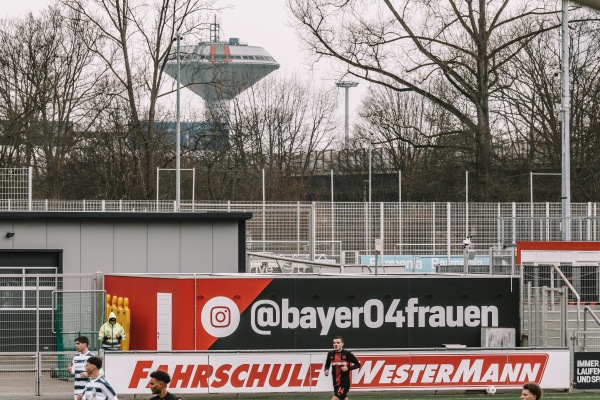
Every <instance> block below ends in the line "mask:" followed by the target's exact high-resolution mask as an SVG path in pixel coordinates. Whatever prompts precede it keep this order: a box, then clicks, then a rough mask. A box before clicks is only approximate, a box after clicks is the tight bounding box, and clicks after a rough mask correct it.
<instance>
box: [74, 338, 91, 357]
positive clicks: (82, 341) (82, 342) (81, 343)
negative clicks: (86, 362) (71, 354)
mask: <svg viewBox="0 0 600 400" xmlns="http://www.w3.org/2000/svg"><path fill="white" fill-rule="evenodd" d="M89 345H90V340H89V339H88V338H87V336H79V337H78V338H77V339H75V350H77V351H78V352H79V353H83V352H84V351H86V350H87V348H88V346H89Z"/></svg>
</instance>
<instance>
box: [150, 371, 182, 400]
mask: <svg viewBox="0 0 600 400" xmlns="http://www.w3.org/2000/svg"><path fill="white" fill-rule="evenodd" d="M169 382H171V377H170V376H169V374H167V373H166V372H164V371H154V372H152V373H151V374H150V390H151V391H152V394H154V395H155V396H152V397H150V400H181V399H180V398H179V397H177V396H175V395H174V394H172V393H169V392H168V391H167V386H168V385H169Z"/></svg>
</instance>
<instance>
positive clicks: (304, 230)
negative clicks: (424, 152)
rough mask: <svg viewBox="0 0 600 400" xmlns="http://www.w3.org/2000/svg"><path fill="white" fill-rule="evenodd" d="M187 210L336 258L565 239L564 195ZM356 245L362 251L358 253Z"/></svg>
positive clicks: (590, 207)
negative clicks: (236, 220)
mask: <svg viewBox="0 0 600 400" xmlns="http://www.w3.org/2000/svg"><path fill="white" fill-rule="evenodd" d="M180 208H181V210H182V211H183V212H251V213H252V215H253V217H252V219H250V220H249V221H248V222H247V224H246V237H247V241H248V250H249V251H263V252H265V251H266V252H272V253H275V254H286V255H298V256H303V255H306V256H308V258H309V259H312V260H314V259H316V258H317V257H318V256H319V255H321V256H322V257H326V258H328V259H331V260H333V261H335V262H337V263H342V262H344V257H345V255H347V256H349V257H360V256H370V255H373V254H375V253H376V250H375V243H376V240H380V241H381V243H382V249H381V252H379V251H378V252H377V253H378V254H379V255H380V256H383V257H385V256H386V255H409V256H424V255H428V256H439V257H446V258H447V259H448V260H450V258H452V257H461V256H462V255H463V249H464V245H463V241H464V240H465V239H466V238H467V237H469V238H470V241H471V249H472V250H474V251H476V252H477V254H482V255H485V254H487V253H488V252H489V251H490V249H492V248H494V249H503V248H505V247H506V246H511V245H514V244H515V243H517V241H534V240H560V239H561V231H560V229H561V204H560V203H410V202H390V203H335V202H334V203H332V202H314V203H306V202H304V203H301V202H296V203H293V202H290V203H285V202H282V203H273V202H268V203H262V202H256V203H248V202H195V203H192V202H183V203H182V204H181V207H180ZM28 209H31V210H33V211H67V212H68V211H88V212H174V211H175V210H176V206H175V203H174V202H171V201H124V200H119V201H106V200H98V201H86V200H82V201H54V200H53V201H49V200H35V201H33V203H32V205H31V208H29V204H28V202H27V201H26V200H1V201H0V210H5V211H10V210H13V211H19V210H28ZM570 222H571V223H570V227H571V232H570V233H571V238H572V240H574V241H595V240H600V224H599V217H598V214H597V203H572V204H571V219H570ZM353 252H355V253H353Z"/></svg>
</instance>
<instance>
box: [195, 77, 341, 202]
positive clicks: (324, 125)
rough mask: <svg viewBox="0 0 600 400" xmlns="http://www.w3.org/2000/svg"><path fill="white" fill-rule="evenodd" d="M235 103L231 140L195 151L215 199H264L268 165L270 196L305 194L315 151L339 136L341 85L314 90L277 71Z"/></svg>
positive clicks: (285, 197) (286, 197)
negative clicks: (263, 175) (337, 118)
mask: <svg viewBox="0 0 600 400" xmlns="http://www.w3.org/2000/svg"><path fill="white" fill-rule="evenodd" d="M232 103H233V105H232V112H231V113H230V114H227V115H228V116H227V118H228V119H227V126H228V129H229V141H228V143H229V144H228V145H227V146H222V147H221V148H220V149H213V150H212V151H202V148H199V149H197V150H196V151H195V152H194V153H193V154H190V157H192V156H193V157H195V159H196V160H198V162H199V163H200V164H201V165H202V170H203V173H204V174H206V175H205V176H204V177H203V178H201V179H204V180H205V182H206V183H205V186H206V187H207V188H208V189H209V190H210V193H209V196H210V198H215V199H225V198H228V199H236V198H240V199H246V200H249V199H256V200H258V199H260V198H261V196H262V194H261V170H262V169H265V171H266V177H267V182H266V185H267V195H268V197H269V199H271V200H275V199H277V200H297V199H298V198H304V196H306V193H305V191H306V187H307V186H306V185H307V184H308V180H310V179H309V177H310V176H311V175H312V172H313V168H314V166H313V165H312V164H311V163H310V162H309V160H310V155H311V154H314V152H315V151H316V150H324V149H327V148H328V147H329V146H330V145H331V143H332V140H333V138H332V134H333V132H334V130H335V125H334V122H335V121H334V115H335V112H336V106H337V105H336V93H335V88H334V89H330V90H324V89H322V88H314V87H311V85H310V84H309V83H307V82H305V81H304V80H302V79H300V78H299V77H298V76H292V77H289V78H281V77H278V76H277V75H271V76H268V77H266V78H265V79H263V80H261V81H260V82H258V83H257V84H255V85H254V86H252V87H251V88H249V89H247V90H246V91H245V92H243V93H242V94H240V95H239V96H237V97H236V98H235V99H234V100H233V102H232ZM186 162H187V161H186Z"/></svg>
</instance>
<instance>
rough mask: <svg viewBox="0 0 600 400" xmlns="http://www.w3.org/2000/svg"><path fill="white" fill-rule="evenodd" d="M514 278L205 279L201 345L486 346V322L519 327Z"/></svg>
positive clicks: (202, 283)
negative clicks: (339, 339) (340, 341)
mask: <svg viewBox="0 0 600 400" xmlns="http://www.w3.org/2000/svg"><path fill="white" fill-rule="evenodd" d="M518 288H519V282H518V278H510V277H473V278H471V277H431V278H430V277H406V278H404V277H402V278H388V277H366V278H365V277H360V278H337V277H315V278H256V279H253V278H246V279H199V280H198V284H197V291H198V293H197V299H198V300H197V309H198V310H199V315H198V318H199V319H200V324H199V325H200V329H199V330H198V336H197V344H198V349H211V350H232V349H322V348H328V347H330V346H331V341H332V338H333V336H335V335H342V336H343V337H344V341H345V344H346V346H348V347H349V348H372V349H376V348H379V349H383V348H425V347H442V346H443V345H444V344H463V345H466V346H469V347H480V345H481V328H482V327H486V326H487V327H505V328H515V330H516V332H519V290H518Z"/></svg>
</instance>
